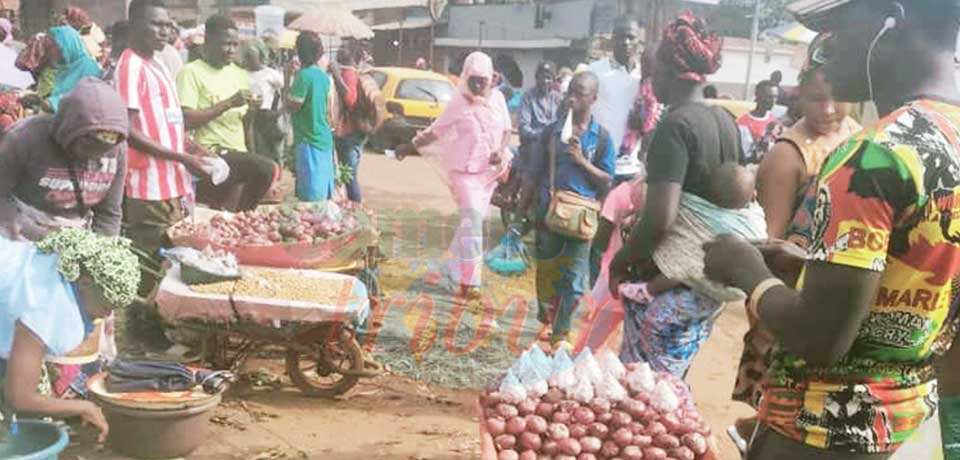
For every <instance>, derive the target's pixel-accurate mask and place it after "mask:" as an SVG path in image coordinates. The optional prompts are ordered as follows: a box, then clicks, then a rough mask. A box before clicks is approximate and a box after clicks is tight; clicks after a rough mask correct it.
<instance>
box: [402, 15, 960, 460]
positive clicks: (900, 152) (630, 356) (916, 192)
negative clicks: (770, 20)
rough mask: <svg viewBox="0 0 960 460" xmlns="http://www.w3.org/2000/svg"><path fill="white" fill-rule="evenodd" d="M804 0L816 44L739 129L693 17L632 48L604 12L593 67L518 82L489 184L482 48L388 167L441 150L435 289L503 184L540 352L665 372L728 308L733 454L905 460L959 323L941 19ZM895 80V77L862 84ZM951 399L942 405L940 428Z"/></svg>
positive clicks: (491, 94)
mask: <svg viewBox="0 0 960 460" xmlns="http://www.w3.org/2000/svg"><path fill="white" fill-rule="evenodd" d="M808 3H809V4H807V5H800V6H798V7H797V8H798V10H797V13H798V18H799V19H800V20H801V21H803V22H804V23H805V24H806V25H807V26H808V27H810V28H812V29H814V30H816V31H819V32H822V33H821V34H820V35H819V36H818V37H817V39H816V40H815V41H814V42H813V43H812V44H811V45H810V48H809V52H808V56H807V63H806V65H805V66H804V68H803V70H802V72H801V74H800V77H799V84H798V86H797V88H795V89H794V90H793V91H792V92H791V94H789V95H788V94H786V93H787V91H785V90H784V89H783V88H782V87H781V84H782V78H783V77H782V74H780V73H779V72H775V73H774V74H773V75H771V76H770V79H769V80H764V81H762V82H760V83H759V84H757V85H756V87H755V106H754V108H753V109H752V110H751V111H749V113H746V114H744V115H742V116H740V117H739V118H737V117H734V116H733V115H732V114H731V113H730V112H728V111H727V110H725V109H723V108H722V107H721V105H722V104H716V103H713V102H710V101H706V100H705V99H718V98H723V96H721V95H720V94H719V92H718V91H717V90H716V88H715V87H710V86H709V85H706V82H707V80H708V76H709V75H710V74H713V73H714V72H716V71H717V70H718V69H719V67H720V66H721V62H722V61H721V56H720V50H721V45H722V43H721V40H720V38H719V37H718V36H717V35H716V34H714V33H711V32H709V31H708V29H707V25H706V24H705V23H704V22H703V21H702V20H701V19H699V18H696V17H694V16H692V15H689V14H683V15H681V16H680V17H679V18H678V19H677V20H676V21H674V22H673V23H671V24H670V25H669V26H668V27H667V28H666V30H665V31H664V32H663V35H662V37H661V40H660V41H659V42H658V43H656V44H650V45H648V46H646V47H645V49H644V50H643V51H642V52H638V51H639V50H638V49H637V48H638V47H637V43H636V42H637V38H638V35H639V34H638V29H639V28H638V26H637V24H636V23H635V22H633V21H630V20H621V21H618V22H617V24H616V26H615V28H614V31H613V40H612V43H613V53H612V56H611V57H609V58H604V59H600V60H598V61H596V62H593V63H592V64H589V65H586V66H581V67H580V68H578V72H575V73H574V75H573V76H572V77H571V78H570V80H569V81H568V82H564V84H565V85H566V86H567V87H566V88H563V89H561V84H560V78H559V77H558V74H557V72H556V70H555V69H556V66H555V65H554V64H552V63H549V62H545V63H542V64H540V65H539V66H538V67H537V69H536V75H535V84H534V85H533V88H532V89H530V90H529V91H528V92H527V93H526V94H524V95H523V97H522V98H521V101H520V104H519V109H518V110H519V113H518V117H517V120H518V126H517V131H518V132H519V138H520V145H519V149H518V150H517V153H518V155H517V157H516V158H514V159H512V160H509V162H510V168H509V171H508V168H504V167H503V164H504V162H505V161H508V160H507V159H508V158H509V157H510V151H509V149H507V148H506V145H505V144H504V142H503V139H504V138H505V136H503V135H501V134H500V133H501V132H503V128H504V126H506V125H505V121H504V120H505V117H506V116H507V114H508V111H507V108H506V107H505V103H504V100H503V97H501V96H502V95H499V94H497V91H496V90H497V87H496V85H495V84H494V81H495V80H496V78H495V76H494V74H493V73H491V72H492V70H491V68H490V67H491V59H490V58H489V57H488V56H486V55H483V54H482V53H481V52H475V53H473V54H471V55H470V56H469V57H467V59H466V61H467V63H468V65H465V66H464V67H463V68H462V73H461V75H460V76H459V79H458V80H457V81H458V82H459V83H460V91H461V96H460V97H461V98H462V99H460V100H458V101H457V102H456V103H453V104H451V106H450V108H448V110H447V111H446V112H445V113H444V115H443V116H442V117H441V121H438V123H436V124H434V125H433V126H431V127H430V128H429V129H428V130H426V131H425V132H424V133H423V134H421V135H420V136H418V137H417V139H415V142H414V145H413V146H412V147H409V148H407V149H405V150H404V152H403V153H404V154H407V153H409V152H410V151H412V150H413V149H414V148H416V149H418V150H420V151H421V153H423V154H425V155H426V156H428V157H429V156H431V155H440V153H439V152H454V153H455V156H456V161H453V162H452V163H451V164H449V165H448V166H449V168H448V169H449V171H452V173H451V174H450V175H449V176H448V180H449V181H450V185H451V189H452V190H453V192H454V193H453V194H454V197H455V198H456V200H457V205H458V206H459V207H460V209H461V217H462V220H461V223H460V229H459V231H458V234H457V237H455V239H454V242H453V246H452V247H451V251H450V253H451V255H452V258H451V261H450V269H449V270H448V272H449V273H448V279H447V281H449V283H450V284H451V286H452V287H454V288H456V289H457V292H459V293H470V292H472V293H474V295H476V293H477V291H478V290H479V289H480V287H481V286H480V278H479V272H480V271H481V268H480V265H481V261H482V255H483V252H484V248H483V247H482V244H483V234H482V230H481V229H482V221H483V216H485V214H486V212H487V206H488V199H489V197H490V194H491V191H492V190H493V187H494V186H495V185H494V184H493V183H494V182H496V181H497V180H506V179H505V178H506V177H507V175H510V176H514V177H520V178H521V179H520V180H519V182H520V185H521V189H522V190H523V193H522V195H521V199H520V200H519V208H520V210H521V211H528V212H529V216H530V219H531V221H532V222H533V225H532V226H533V228H535V232H536V243H535V244H536V248H535V251H534V253H535V257H534V262H533V264H534V265H535V270H536V292H537V300H538V303H539V315H538V318H539V319H540V321H541V322H542V323H543V325H544V327H543V329H542V331H541V333H542V336H543V337H544V338H549V339H550V341H551V343H552V345H553V347H554V349H560V348H564V347H569V348H574V349H575V350H580V349H583V348H585V347H588V346H589V347H591V348H593V349H596V348H599V347H604V346H608V347H613V348H615V349H617V350H619V351H620V356H621V359H622V360H623V361H625V362H634V361H640V360H642V361H645V362H647V363H650V365H651V366H652V367H653V368H654V369H655V370H657V371H660V372H669V373H672V374H674V375H676V376H678V377H680V378H683V377H685V376H686V374H687V371H688V370H689V367H690V365H691V362H692V359H693V357H694V356H695V355H696V353H697V351H698V350H699V349H700V347H701V346H702V344H703V343H704V341H705V340H706V339H707V338H708V337H709V335H710V332H711V329H712V326H713V322H714V320H715V319H716V318H717V316H718V315H719V314H720V312H721V311H722V310H723V308H724V306H725V305H736V304H737V303H736V301H743V302H744V304H745V305H746V307H747V316H748V319H749V321H750V324H751V328H750V332H749V333H748V334H747V335H746V337H745V347H744V351H743V355H742V357H741V360H740V368H739V373H738V378H737V382H736V388H735V394H734V395H733V396H734V398H735V399H737V400H739V401H743V402H745V403H747V404H749V405H751V406H752V407H754V408H755V409H756V410H757V417H754V418H750V419H745V420H741V421H739V422H738V423H737V424H736V426H735V427H731V429H730V430H729V433H730V435H731V437H733V438H734V439H735V440H736V441H738V444H739V447H741V448H742V449H743V450H745V451H747V449H748V446H749V450H748V452H747V453H746V456H747V458H751V459H769V458H777V459H813V458H838V459H839V458H851V459H853V458H857V459H860V458H863V459H867V458H890V457H891V456H893V455H894V454H895V452H897V451H899V454H898V455H900V456H901V457H899V458H918V457H916V455H920V454H918V453H917V452H923V451H924V449H927V450H929V447H930V446H923V445H921V446H920V448H919V450H915V449H917V446H916V445H917V444H922V441H917V440H916V439H917V438H918V437H919V436H918V435H917V433H918V432H924V431H925V430H926V429H927V427H928V426H929V425H930V424H931V423H933V424H936V423H937V420H936V419H937V417H936V414H937V400H938V399H941V398H942V399H943V401H945V402H953V401H956V397H955V396H953V394H955V393H954V392H955V391H956V390H955V389H954V388H952V386H955V384H949V385H948V384H947V383H948V382H954V381H955V380H956V379H955V376H954V375H953V374H955V372H952V371H950V370H949V369H950V368H951V366H950V365H949V364H946V363H944V365H943V366H942V367H941V368H940V369H939V371H936V372H935V371H934V368H933V366H932V364H933V363H934V362H936V361H937V359H938V358H939V357H941V356H942V355H943V354H944V353H945V352H946V350H949V348H950V344H951V343H952V342H953V337H954V335H955V332H956V329H957V321H956V317H955V314H954V310H955V308H954V307H953V306H954V305H955V299H954V297H953V296H952V291H951V289H952V286H953V283H952V280H953V279H954V278H955V277H956V276H957V275H958V274H960V265H958V260H960V259H958V257H960V247H958V241H960V240H958V239H957V237H956V235H955V231H954V230H953V226H954V225H955V223H954V217H953V216H955V213H954V212H953V209H954V207H955V205H954V202H955V201H954V194H955V193H956V190H957V185H958V182H957V181H958V178H960V176H958V175H960V168H958V167H957V165H958V164H960V163H958V161H960V160H958V158H960V157H958V155H960V145H957V141H956V138H957V128H958V126H960V119H957V118H956V110H957V108H956V107H957V106H956V105H955V104H957V102H958V101H960V99H958V98H957V96H958V94H957V89H956V84H955V81H954V76H953V72H954V69H953V58H952V53H953V47H954V38H955V36H956V33H957V29H958V22H957V19H958V18H960V10H958V6H957V5H956V4H954V3H951V2H948V1H945V0H923V1H919V2H912V3H911V4H909V5H904V4H901V3H898V2H885V6H886V7H888V8H879V9H878V8H875V6H876V5H875V2H868V1H866V0H850V1H841V2H820V3H817V2H808ZM898 59H905V60H906V61H909V62H906V63H904V62H901V63H897V60H898ZM864 63H871V64H869V66H867V67H864ZM903 65H909V67H910V68H911V69H913V70H912V71H911V75H913V77H911V78H907V79H904V78H900V77H899V76H898V74H897V73H895V72H885V71H883V70H880V69H890V68H894V67H898V66H903ZM479 69H482V70H479ZM867 101H873V102H875V103H876V106H877V107H878V110H879V113H880V115H881V120H880V121H879V122H877V123H876V124H874V125H873V126H870V127H868V128H866V129H862V128H861V127H860V126H859V125H858V123H857V122H856V121H855V120H854V119H853V118H851V116H850V113H851V105H852V103H863V102H867ZM784 104H789V105H790V106H789V107H786V106H784ZM454 135H455V137H456V143H452V142H447V143H444V139H449V138H450V137H451V136H454ZM438 142H440V143H441V144H442V145H443V148H440V149H437V148H433V149H431V148H430V147H431V144H434V145H435V144H436V143H438ZM448 155H451V154H448ZM459 155H463V157H460V156H459ZM401 156H402V155H401ZM509 183H510V184H512V185H511V186H515V184H514V181H513V180H511V181H510V182H509ZM523 231H524V232H525V230H523ZM731 302H733V303H731ZM578 311H584V312H585V314H584V318H585V321H584V322H583V325H582V326H581V329H580V330H579V331H574V330H573V328H574V324H573V323H574V322H573V319H574V317H575V315H576V312H578ZM574 339H576V343H575V344H571V343H570V342H569V341H572V340H574ZM938 377H939V378H942V379H943V382H944V384H943V385H941V386H939V388H938V386H937V379H938ZM954 404H955V403H951V405H943V406H941V407H940V412H939V416H940V418H941V419H942V420H944V426H950V425H948V424H949V423H950V422H949V421H950V420H952V419H953V418H955V417H956V416H957V415H956V412H955V411H954V410H952V407H955V405H954ZM945 436H946V437H949V435H945ZM945 445H949V444H948V443H946V442H945ZM946 448H947V449H949V447H946Z"/></svg>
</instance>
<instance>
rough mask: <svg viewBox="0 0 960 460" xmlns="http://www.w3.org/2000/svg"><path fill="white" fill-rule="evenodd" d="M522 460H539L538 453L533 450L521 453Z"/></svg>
mask: <svg viewBox="0 0 960 460" xmlns="http://www.w3.org/2000/svg"><path fill="white" fill-rule="evenodd" d="M520 460H537V453H536V452H534V451H532V450H525V451H523V452H520Z"/></svg>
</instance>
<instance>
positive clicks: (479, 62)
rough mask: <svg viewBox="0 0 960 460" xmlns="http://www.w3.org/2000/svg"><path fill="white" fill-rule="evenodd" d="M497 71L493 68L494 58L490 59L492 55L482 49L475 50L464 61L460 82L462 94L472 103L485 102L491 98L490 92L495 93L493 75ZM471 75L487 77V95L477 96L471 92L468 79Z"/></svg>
mask: <svg viewBox="0 0 960 460" xmlns="http://www.w3.org/2000/svg"><path fill="white" fill-rule="evenodd" d="M494 73H496V72H495V71H494V70H493V60H491V59H490V56H487V55H486V53H483V52H481V51H474V52H473V53H470V55H469V56H467V59H466V60H464V61H463V71H462V72H460V80H459V82H458V86H459V90H460V94H462V95H463V96H464V97H466V98H467V100H468V101H469V102H470V103H477V102H481V103H485V102H487V100H489V99H490V94H492V93H493V75H494ZM471 77H483V78H486V79H487V85H488V87H487V93H486V94H485V95H481V96H477V95H475V94H473V93H472V92H470V85H469V83H468V81H469V80H470V78H471Z"/></svg>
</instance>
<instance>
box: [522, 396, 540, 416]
mask: <svg viewBox="0 0 960 460" xmlns="http://www.w3.org/2000/svg"><path fill="white" fill-rule="evenodd" d="M536 410H537V402H536V401H534V400H532V399H524V400H523V401H521V402H520V404H517V412H519V413H520V415H523V416H527V415H530V414H532V413H534V412H536Z"/></svg>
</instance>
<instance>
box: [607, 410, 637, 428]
mask: <svg viewBox="0 0 960 460" xmlns="http://www.w3.org/2000/svg"><path fill="white" fill-rule="evenodd" d="M611 413H612V414H613V418H612V419H610V425H612V426H613V427H614V428H620V427H624V426H628V425H630V422H632V421H633V419H631V418H630V414H627V413H626V412H623V411H619V410H615V411H613V412H611Z"/></svg>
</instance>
